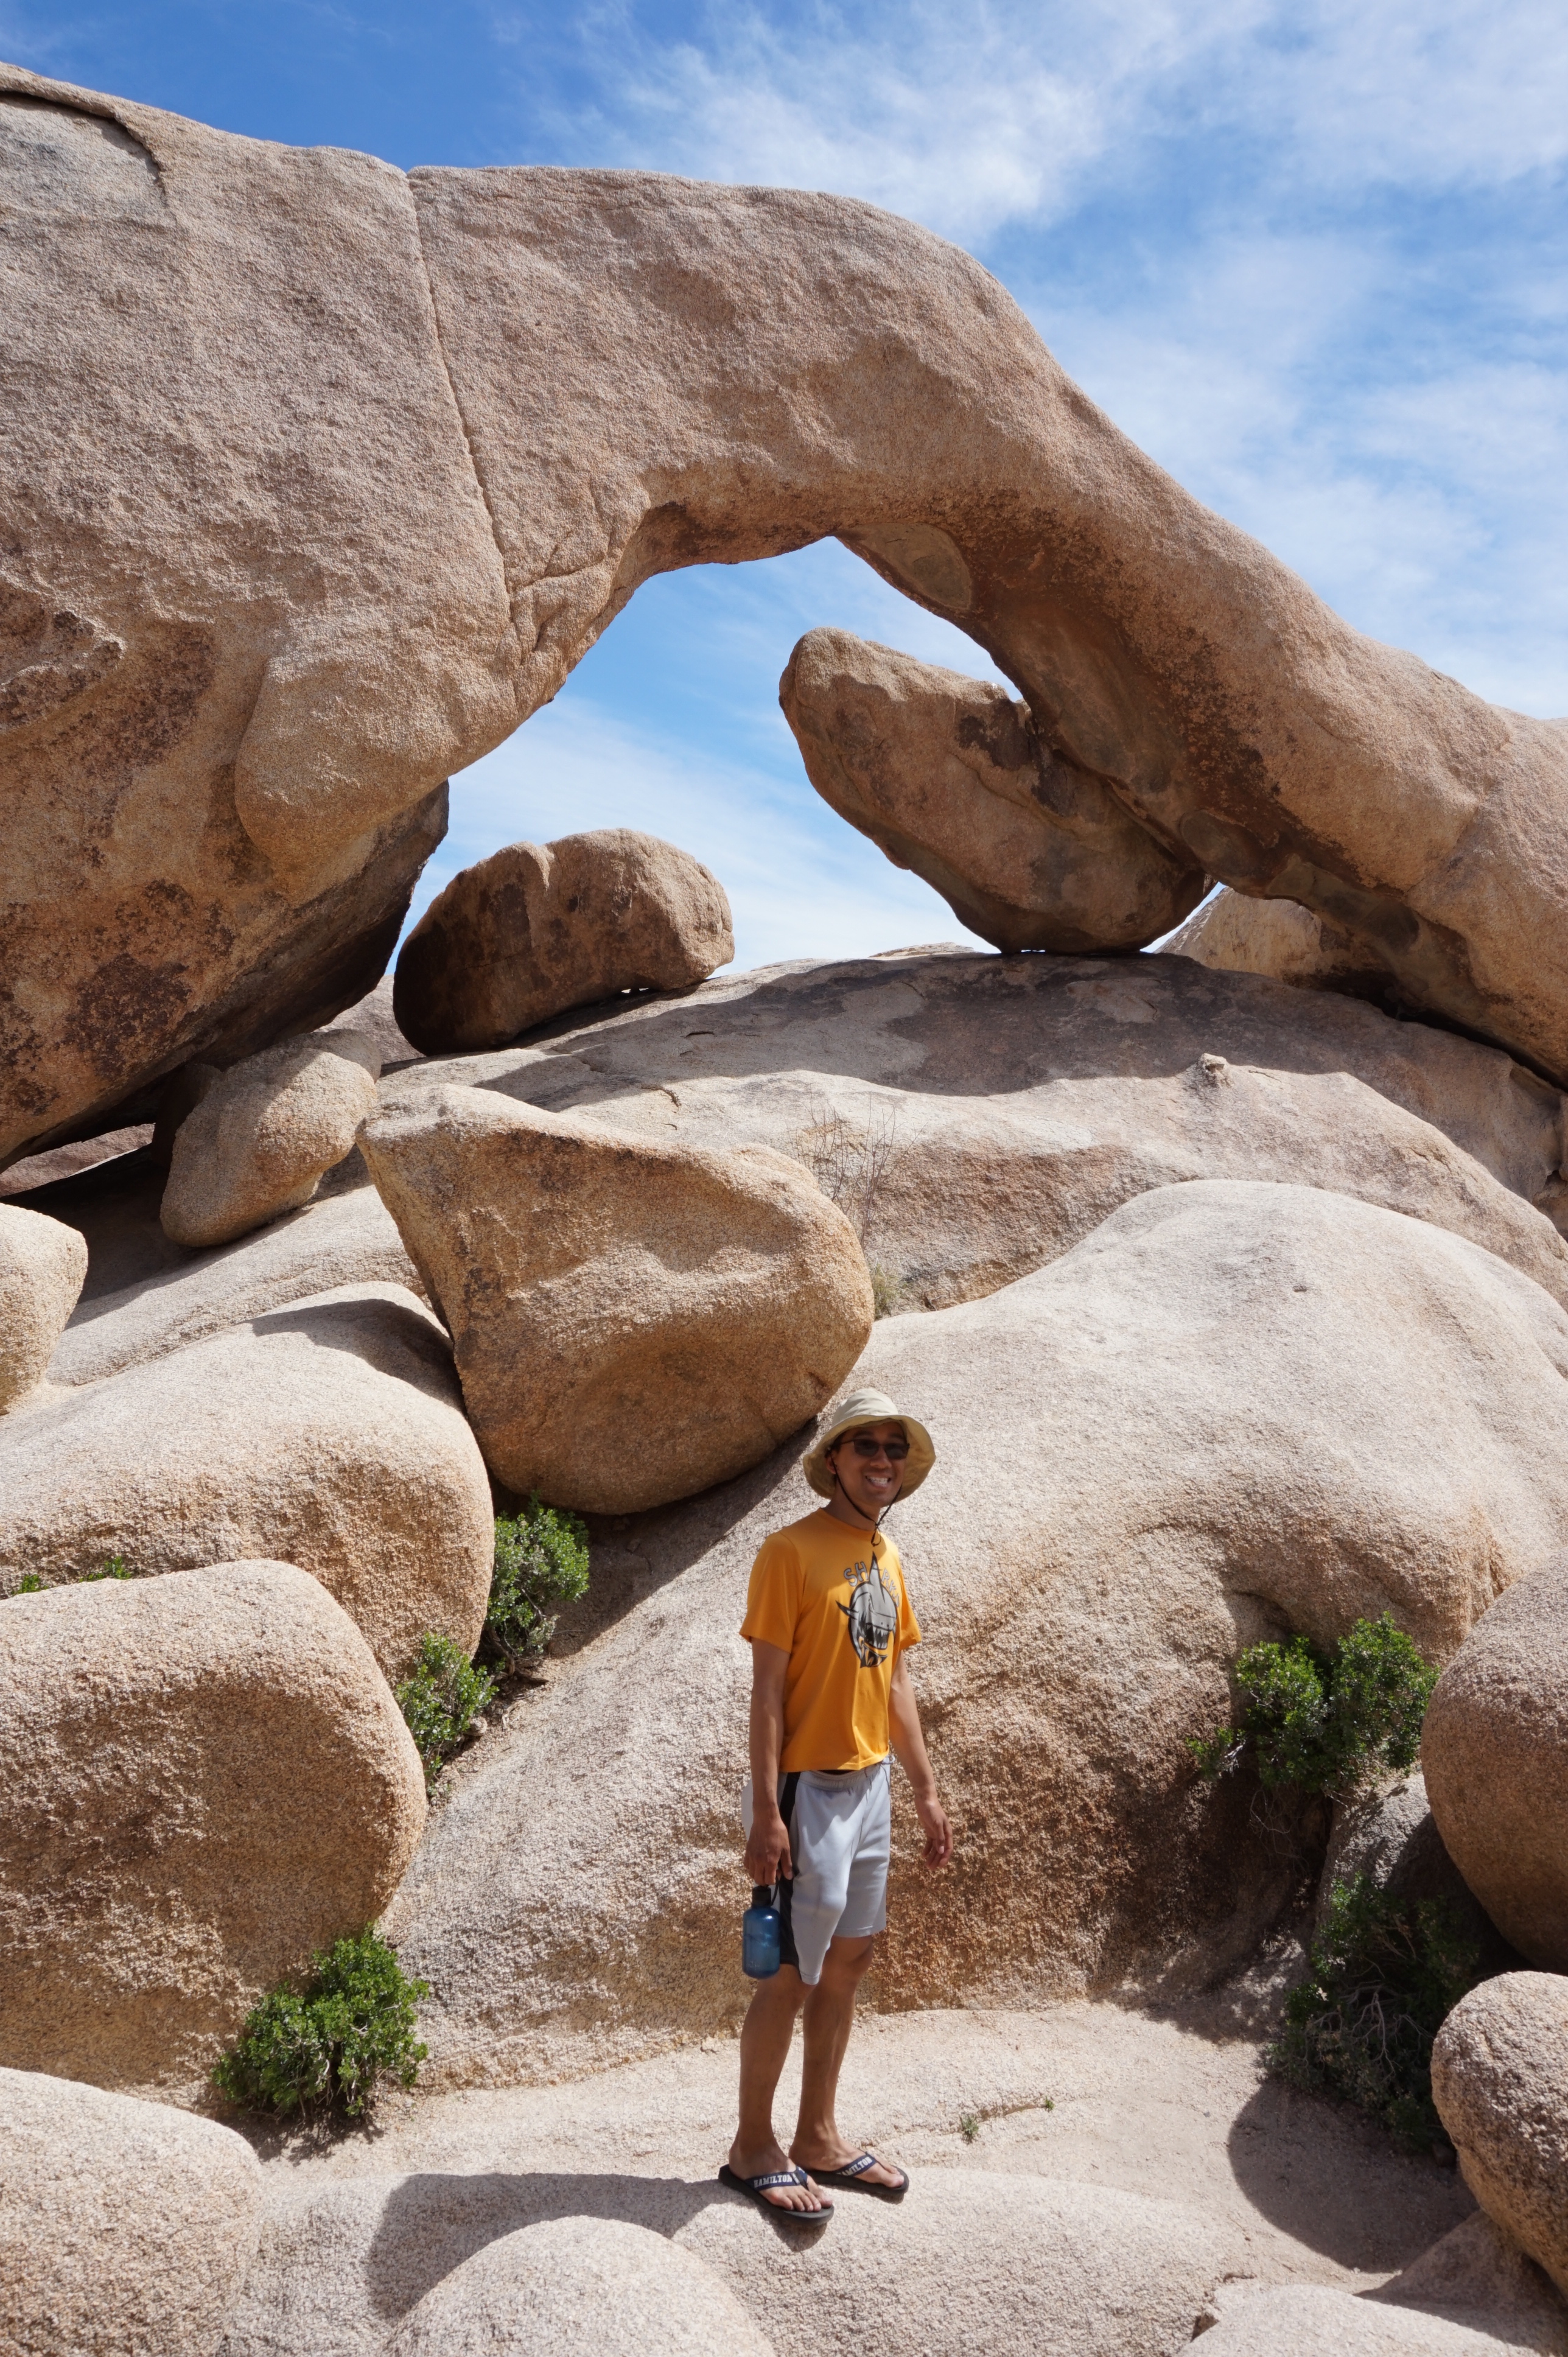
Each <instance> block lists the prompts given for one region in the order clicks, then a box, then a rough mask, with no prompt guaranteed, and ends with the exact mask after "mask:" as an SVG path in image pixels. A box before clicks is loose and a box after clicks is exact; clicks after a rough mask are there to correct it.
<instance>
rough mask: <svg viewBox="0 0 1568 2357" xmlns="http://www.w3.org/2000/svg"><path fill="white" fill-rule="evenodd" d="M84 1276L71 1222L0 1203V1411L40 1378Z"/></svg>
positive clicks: (83, 1251)
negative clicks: (65, 1222) (62, 1221)
mask: <svg viewBox="0 0 1568 2357" xmlns="http://www.w3.org/2000/svg"><path fill="white" fill-rule="evenodd" d="M86 1280H87V1246H86V1245H85V1244H84V1243H82V1241H81V1237H80V1236H79V1235H78V1234H77V1232H76V1230H75V1229H74V1228H68V1227H66V1226H64V1225H63V1224H62V1223H61V1222H59V1220H51V1219H48V1218H46V1217H45V1215H44V1214H43V1213H42V1212H39V1211H24V1210H23V1209H22V1207H21V1206H20V1204H16V1203H0V1415H4V1414H5V1410H6V1409H7V1408H8V1407H13V1406H15V1405H16V1401H17V1400H19V1399H22V1398H25V1397H26V1395H27V1393H28V1392H30V1391H32V1390H33V1389H34V1388H35V1387H36V1386H37V1384H38V1383H41V1381H42V1380H43V1375H44V1370H45V1369H46V1368H47V1366H48V1362H49V1360H50V1358H51V1357H52V1356H53V1354H54V1348H55V1345H56V1343H57V1342H58V1341H59V1338H60V1336H61V1334H62V1333H63V1332H64V1331H65V1327H66V1322H67V1320H68V1319H69V1318H70V1313H71V1311H72V1310H73V1309H74V1308H76V1304H77V1298H78V1296H79V1295H80V1294H81V1288H82V1286H83V1285H84V1284H85V1282H86Z"/></svg>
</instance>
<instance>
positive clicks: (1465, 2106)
mask: <svg viewBox="0 0 1568 2357" xmlns="http://www.w3.org/2000/svg"><path fill="white" fill-rule="evenodd" d="M1432 2093H1433V2098H1434V2102H1435V2103H1436V2105H1437V2109H1438V2112H1439V2113H1440V2115H1441V2116H1442V2120H1443V2125H1444V2127H1445V2128H1446V2129H1447V2131H1448V2133H1449V2135H1450V2136H1451V2137H1452V2138H1453V2140H1454V2145H1455V2149H1456V2151H1457V2152H1458V2155H1459V2166H1460V2168H1461V2169H1463V2170H1464V2172H1465V2182H1466V2185H1467V2186H1468V2187H1469V2189H1470V2190H1471V2192H1472V2193H1473V2194H1474V2195H1475V2197H1476V2199H1477V2201H1478V2202H1479V2203H1480V2205H1481V2207H1482V2209H1483V2210H1485V2211H1486V2212H1487V2215H1488V2217H1490V2218H1491V2219H1492V2220H1493V2222H1494V2223H1495V2224H1497V2225H1498V2226H1500V2227H1501V2228H1502V2230H1503V2232H1504V2233H1505V2234H1508V2235H1510V2236H1511V2237H1512V2239H1513V2240H1514V2241H1515V2242H1516V2243H1518V2244H1520V2245H1521V2246H1522V2248H1523V2249H1525V2250H1527V2251H1528V2252H1529V2253H1530V2257H1531V2258H1532V2259H1534V2260H1535V2261H1536V2262H1537V2263H1538V2265H1540V2266H1542V2267H1544V2268H1545V2270H1546V2272H1547V2274H1548V2275H1549V2276H1551V2277H1552V2282H1553V2283H1554V2284H1555V2285H1556V2286H1557V2288H1558V2290H1559V2291H1560V2292H1562V2293H1563V2294H1564V2295H1565V2296H1568V1979H1564V1978H1563V1977H1561V1976H1560V1975H1557V1974H1555V1973H1504V1974H1502V1975H1499V1976H1498V1978H1497V1979H1496V1980H1489V1981H1483V1982H1482V1983H1481V1985H1480V1986H1479V1987H1478V1988H1473V1989H1472V1990H1471V1991H1470V1993H1469V1995H1468V1996H1463V1997H1461V1998H1460V2000H1459V2002H1458V2004H1457V2005H1456V2006H1455V2008H1454V2010H1453V2012H1452V2013H1451V2014H1450V2015H1449V2016H1448V2018H1447V2020H1446V2021H1445V2022H1444V2025H1443V2027H1442V2029H1440V2030H1439V2031H1438V2033H1437V2038H1436V2041H1435V2043H1434V2047H1433V2050H1432Z"/></svg>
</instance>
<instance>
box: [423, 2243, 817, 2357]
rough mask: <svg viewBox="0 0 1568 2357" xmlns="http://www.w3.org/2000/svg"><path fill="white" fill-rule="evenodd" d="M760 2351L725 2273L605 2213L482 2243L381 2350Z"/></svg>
mask: <svg viewBox="0 0 1568 2357" xmlns="http://www.w3.org/2000/svg"><path fill="white" fill-rule="evenodd" d="M503 2349H504V2350H506V2351H508V2352H511V2357H556V2352H558V2351H561V2350H570V2351H571V2352H573V2357H771V2352H772V2343H771V2342H770V2341H768V2340H767V2339H766V2338H765V2337H764V2335H763V2334H762V2333H761V2332H760V2331H759V2330H758V2329H757V2325H756V2324H755V2323H754V2322H753V2320H752V2319H751V2317H750V2316H749V2315H748V2314H747V2313H746V2309H744V2308H743V2307H742V2305H741V2303H740V2301H739V2300H738V2299H737V2298H736V2296H735V2294H734V2292H733V2291H731V2290H730V2289H729V2287H728V2286H727V2285H726V2284H724V2283H721V2282H720V2280H719V2278H718V2276H716V2275H714V2271H713V2269H712V2268H711V2267H708V2266H704V2265H703V2261H702V2260H701V2259H699V2258H696V2257H694V2256H693V2254H692V2253H691V2252H690V2251H683V2250H682V2248H681V2246H680V2244H677V2243H672V2242H671V2241H670V2240H669V2239H668V2238H667V2237H666V2236H665V2235H663V2234H656V2233H651V2232H650V2229H649V2228H648V2227H646V2226H633V2225H630V2224H628V2223H627V2222H625V2221H624V2220H621V2219H616V2218H591V2217H588V2218H553V2219H548V2220H546V2221H544V2222H542V2223H541V2224H539V2225H537V2226H524V2227H522V2228H521V2230H520V2231H519V2232H518V2233H515V2234H504V2235H502V2236H501V2238H500V2239H499V2241H498V2242H494V2243H490V2244H487V2245H486V2247H485V2248H484V2249H483V2250H482V2251H479V2252H477V2253H476V2254H475V2255H474V2257H473V2258H471V2259H468V2260H466V2261H465V2263H464V2264H463V2266H460V2267H456V2268H454V2269H453V2271H452V2273H451V2274H450V2275H449V2276H444V2277H443V2279H442V2280H441V2282H440V2283H438V2284H436V2285H435V2287H434V2289H432V2290H430V2291H428V2292H426V2293H425V2295H424V2298H423V2299H422V2300H421V2301H420V2303H419V2305H418V2307H417V2308H415V2309H413V2310H412V2311H411V2313H410V2314H409V2315H408V2316H407V2317H405V2319H403V2324H402V2326H401V2327H400V2329H399V2330H398V2331H397V2332H396V2333H395V2334H394V2336H393V2338H392V2341H390V2342H389V2343H388V2344H387V2357H491V2352H494V2351H497V2350H503Z"/></svg>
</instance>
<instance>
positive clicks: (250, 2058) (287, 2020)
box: [212, 1927, 430, 2119]
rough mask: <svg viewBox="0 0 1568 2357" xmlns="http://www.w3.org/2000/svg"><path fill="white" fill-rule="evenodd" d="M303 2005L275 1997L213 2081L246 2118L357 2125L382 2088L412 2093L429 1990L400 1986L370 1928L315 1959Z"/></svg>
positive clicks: (399, 1973) (277, 1993) (282, 1993)
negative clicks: (331, 2117)
mask: <svg viewBox="0 0 1568 2357" xmlns="http://www.w3.org/2000/svg"><path fill="white" fill-rule="evenodd" d="M312 1967H313V1969H312V1978H311V1981H310V1984H309V1986H308V1987H307V1988H306V1991H305V1994H304V1996H295V1993H294V1991H293V1990H292V1989H290V1988H287V1987H284V1988H275V1989H274V1990H273V1992H272V1994H271V1996H264V1997H263V1999H262V2001H261V2003H260V2005H258V2006H257V2007H255V2008H254V2010H253V2011H252V2014H251V2015H250V2017H249V2018H248V2019H247V2021H246V2023H245V2027H244V2029H243V2030H242V2032H241V2035H240V2042H239V2044H238V2045H237V2046H236V2047H235V2049H234V2050H233V2052H232V2053H231V2054H226V2055H225V2056H224V2057H223V2060H222V2061H220V2063H219V2065H218V2067H217V2069H216V2070H215V2071H214V2072H213V2073H212V2077H213V2081H214V2083H215V2084H216V2085H217V2087H218V2090H219V2092H220V2093H221V2094H224V2095H227V2096H228V2098H229V2100H230V2102H231V2103H235V2104H243V2105H244V2106H245V2108H246V2109H247V2110H248V2111H252V2112H263V2111H271V2112H293V2111H300V2112H304V2113H305V2114H306V2115H309V2114H310V2113H312V2112H314V2111H317V2110H320V2111H340V2112H344V2113H346V2114H347V2115H348V2116H349V2118H350V2119H358V2118H359V2117H360V2114H361V2113H363V2112H364V2111H365V2110H366V2109H367V2108H368V2107H369V2106H370V2104H371V2103H373V2101H374V2099H375V2095H376V2091H377V2088H378V2086H379V2084H380V2083H381V2081H382V2080H383V2079H395V2080H396V2082H397V2083H398V2085H399V2086H400V2087H412V2086H413V2083H414V2080H415V2078H416V2077H417V2076H418V2073H419V2066H420V2064H421V2063H422V2062H423V2061H424V2058H425V2056H426V2054H427V2053H428V2052H429V2048H428V2047H427V2046H424V2045H422V2044H420V2043H419V2042H418V2040H416V2039H415V2037H414V2034H413V2033H414V2029H415V2027H416V2022H415V2016H414V2008H415V2007H416V2006H417V2005H418V2004H419V2001H420V1999H421V1998H422V1997H426V1996H429V1994H430V1984H429V1982H428V1981H411V1980H408V1979H407V1978H405V1976H404V1975H403V1967H402V1965H401V1964H399V1963H398V1960H397V1957H396V1956H395V1955H394V1953H392V1949H391V1948H389V1947H388V1945H387V1943H386V1942H385V1941H384V1940H383V1939H382V1938H381V1935H380V1934H379V1932H376V1931H375V1929H374V1928H373V1927H371V1928H369V1929H367V1930H366V1931H363V1932H360V1935H359V1937H358V1939H346V1940H339V1941H338V1943H337V1944H336V1945H335V1946H333V1947H330V1948H328V1949H327V1950H326V1951H325V1952H324V1953H321V1954H319V1955H317V1956H316V1957H315V1958H314V1959H313V1960H312Z"/></svg>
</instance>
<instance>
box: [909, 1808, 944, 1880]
mask: <svg viewBox="0 0 1568 2357" xmlns="http://www.w3.org/2000/svg"><path fill="white" fill-rule="evenodd" d="M915 1814H916V1815H917V1816H918V1818H919V1820H920V1824H921V1826H922V1828H923V1829H924V1832H925V1836H926V1850H925V1863H926V1865H927V1866H929V1867H930V1869H931V1871H932V1873H933V1874H934V1873H935V1872H936V1869H937V1868H938V1867H939V1866H946V1864H947V1862H948V1860H949V1858H950V1857H951V1856H952V1827H951V1826H950V1824H949V1823H948V1817H947V1811H946V1810H945V1809H944V1808H943V1806H942V1804H941V1803H940V1801H939V1800H938V1798H937V1796H936V1793H935V1792H934V1791H932V1792H926V1793H919V1792H917V1793H916V1795H915Z"/></svg>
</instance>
